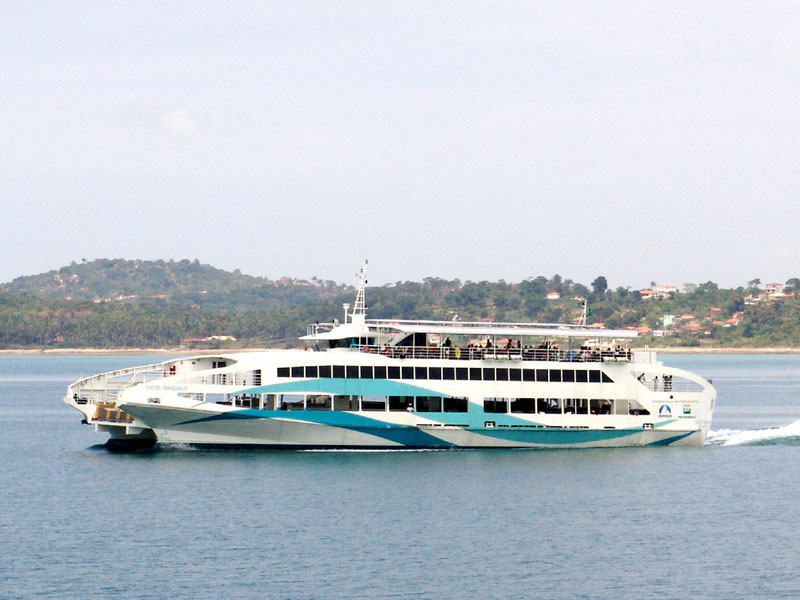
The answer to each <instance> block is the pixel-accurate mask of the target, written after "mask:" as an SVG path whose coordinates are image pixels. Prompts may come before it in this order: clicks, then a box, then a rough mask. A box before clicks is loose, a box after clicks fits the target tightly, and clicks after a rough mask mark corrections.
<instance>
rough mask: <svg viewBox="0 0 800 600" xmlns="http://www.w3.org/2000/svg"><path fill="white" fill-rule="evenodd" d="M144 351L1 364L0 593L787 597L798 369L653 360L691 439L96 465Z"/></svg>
mask: <svg viewBox="0 0 800 600" xmlns="http://www.w3.org/2000/svg"><path fill="white" fill-rule="evenodd" d="M159 360H161V357H153V356H152V355H150V356H0V458H2V460H1V461H0V501H2V510H0V556H2V561H0V598H109V597H119V598H170V599H172V598H217V597H220V598H222V597H224V598H301V599H302V598H320V599H328V598H348V599H352V598H435V599H439V598H481V599H483V598H565V599H566V598H569V599H572V598H637V599H638V598H725V599H729V598H800V575H798V567H799V566H800V535H799V532H800V355H777V356H766V355H701V356H679V355H674V356H670V355H666V356H664V357H663V360H664V362H666V363H667V364H670V365H674V366H679V367H685V368H688V369H690V370H692V371H694V372H697V373H698V374H701V375H704V376H705V377H708V378H711V379H713V382H714V384H715V386H716V387H717V390H718V392H719V397H718V400H717V408H716V411H715V415H714V423H713V425H712V430H713V431H712V435H711V436H710V443H709V445H707V446H705V447H702V448H644V449H641V448H640V449H619V450H557V451H556V450H553V451H549V450H548V451H541V450H539V451H520V450H515V451H506V450H492V451H477V450H470V451H438V452H267V451H227V452H220V451H192V450H170V451H161V452H154V453H149V454H110V453H108V452H106V451H105V450H102V449H99V448H98V447H97V445H98V444H102V443H103V442H105V436H104V435H102V434H96V433H94V432H93V430H92V428H91V427H87V426H85V425H81V423H80V414H79V413H77V412H75V411H74V410H72V409H70V408H69V407H67V406H66V405H65V404H63V403H62V401H61V398H62V396H63V395H64V392H65V387H66V385H67V384H68V383H70V382H72V381H74V380H75V379H78V378H79V377H80V376H81V375H89V374H93V373H96V372H102V371H107V370H111V369H114V368H118V367H123V366H131V365H133V364H146V363H150V362H157V361H159Z"/></svg>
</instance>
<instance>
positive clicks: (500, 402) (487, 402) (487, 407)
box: [483, 398, 508, 413]
mask: <svg viewBox="0 0 800 600" xmlns="http://www.w3.org/2000/svg"><path fill="white" fill-rule="evenodd" d="M483 412H485V413H507V412H508V398H484V399H483Z"/></svg>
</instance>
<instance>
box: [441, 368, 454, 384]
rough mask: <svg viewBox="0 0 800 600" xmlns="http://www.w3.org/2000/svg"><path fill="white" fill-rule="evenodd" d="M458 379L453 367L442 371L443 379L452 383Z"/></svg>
mask: <svg viewBox="0 0 800 600" xmlns="http://www.w3.org/2000/svg"><path fill="white" fill-rule="evenodd" d="M455 378H456V370H455V369H454V368H453V367H444V368H443V369H442V379H446V380H447V381H451V380H453V379H455Z"/></svg>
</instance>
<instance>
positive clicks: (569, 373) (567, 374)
mask: <svg viewBox="0 0 800 600" xmlns="http://www.w3.org/2000/svg"><path fill="white" fill-rule="evenodd" d="M561 377H562V379H561V380H562V381H566V382H569V383H572V382H573V381H575V371H573V370H572V369H564V370H563V371H562V372H561Z"/></svg>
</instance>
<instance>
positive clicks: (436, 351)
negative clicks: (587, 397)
mask: <svg viewBox="0 0 800 600" xmlns="http://www.w3.org/2000/svg"><path fill="white" fill-rule="evenodd" d="M350 350H352V351H356V352H374V353H377V354H382V355H383V356H388V357H390V358H400V359H403V358H436V359H447V360H512V361H515V360H522V361H551V362H630V361H631V360H632V352H631V351H630V350H628V349H617V350H597V349H581V350H571V349H566V350H563V349H559V348H483V347H475V346H376V345H367V344H351V345H350Z"/></svg>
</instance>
